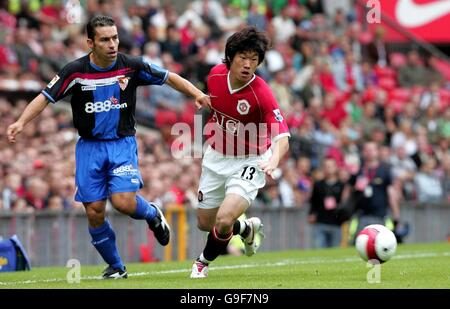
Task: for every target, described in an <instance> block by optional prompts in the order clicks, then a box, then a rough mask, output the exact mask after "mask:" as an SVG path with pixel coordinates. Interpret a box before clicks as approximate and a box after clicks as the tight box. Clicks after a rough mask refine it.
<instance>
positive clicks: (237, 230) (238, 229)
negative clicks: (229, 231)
mask: <svg viewBox="0 0 450 309" xmlns="http://www.w3.org/2000/svg"><path fill="white" fill-rule="evenodd" d="M241 224H244V225H245V228H244V231H243V232H242V233H241ZM248 234H250V227H249V226H248V225H247V224H246V223H245V221H239V220H236V222H234V225H233V235H241V236H242V237H244V238H245V237H247V236H248Z"/></svg>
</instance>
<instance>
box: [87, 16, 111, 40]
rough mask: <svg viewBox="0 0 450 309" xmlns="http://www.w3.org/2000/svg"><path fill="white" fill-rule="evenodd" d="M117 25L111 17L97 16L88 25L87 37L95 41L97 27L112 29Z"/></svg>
mask: <svg viewBox="0 0 450 309" xmlns="http://www.w3.org/2000/svg"><path fill="white" fill-rule="evenodd" d="M115 25H116V23H115V22H114V19H112V18H111V17H109V16H103V15H97V16H95V17H94V18H92V19H91V20H90V21H89V22H88V23H87V25H86V34H87V37H88V38H89V39H91V40H94V37H95V28H97V27H110V26H115Z"/></svg>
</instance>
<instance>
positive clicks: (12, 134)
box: [6, 93, 49, 143]
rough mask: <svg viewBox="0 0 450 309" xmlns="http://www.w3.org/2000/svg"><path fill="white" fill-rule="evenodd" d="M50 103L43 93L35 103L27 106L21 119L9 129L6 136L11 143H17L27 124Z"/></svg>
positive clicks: (32, 102)
mask: <svg viewBox="0 0 450 309" xmlns="http://www.w3.org/2000/svg"><path fill="white" fill-rule="evenodd" d="M48 103H49V101H48V100H47V98H46V97H45V96H44V95H43V94H42V93H40V94H39V95H38V96H37V97H35V98H34V99H33V101H31V102H30V104H28V105H27V107H26V108H25V110H24V111H23V113H22V115H21V116H20V117H19V119H18V120H17V121H16V122H14V123H13V124H11V125H10V126H9V127H8V130H7V131H6V134H7V136H8V140H9V142H11V143H15V142H16V135H17V134H19V133H20V132H22V130H23V128H24V127H25V126H26V125H27V123H28V122H30V121H31V120H33V119H34V118H35V117H36V116H38V115H39V114H40V113H41V112H42V111H43V110H44V108H45V107H46V106H47V104H48Z"/></svg>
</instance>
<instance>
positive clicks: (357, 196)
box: [344, 142, 400, 236]
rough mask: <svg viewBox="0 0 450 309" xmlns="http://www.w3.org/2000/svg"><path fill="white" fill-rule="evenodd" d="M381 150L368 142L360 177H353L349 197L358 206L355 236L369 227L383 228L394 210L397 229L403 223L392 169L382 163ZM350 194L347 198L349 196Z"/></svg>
mask: <svg viewBox="0 0 450 309" xmlns="http://www.w3.org/2000/svg"><path fill="white" fill-rule="evenodd" d="M379 155H380V154H379V146H378V145H377V144H376V143H374V142H366V143H364V146H363V152H362V157H363V163H362V165H361V167H360V169H359V171H358V173H357V174H355V175H352V177H351V178H350V181H349V186H348V187H347V188H346V191H347V190H348V191H349V192H345V193H344V194H346V196H351V198H352V199H353V203H354V205H355V210H356V215H357V218H358V226H357V229H356V232H355V234H354V235H353V236H355V235H358V233H359V231H361V230H362V229H363V228H364V227H365V226H367V225H369V224H383V225H384V223H385V220H386V217H387V216H388V213H389V212H388V210H389V209H390V210H391V213H390V215H391V217H392V219H393V221H394V224H395V225H396V224H397V223H398V222H399V220H400V207H399V204H398V202H399V200H398V192H396V190H395V188H394V187H393V186H392V174H391V168H390V166H389V165H387V164H386V163H383V162H381V161H380V156H379ZM347 194H348V195H347Z"/></svg>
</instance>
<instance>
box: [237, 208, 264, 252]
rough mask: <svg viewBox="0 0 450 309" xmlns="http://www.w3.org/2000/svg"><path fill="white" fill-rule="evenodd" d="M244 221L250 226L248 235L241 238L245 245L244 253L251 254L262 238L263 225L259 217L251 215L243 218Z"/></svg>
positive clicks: (259, 244)
mask: <svg viewBox="0 0 450 309" xmlns="http://www.w3.org/2000/svg"><path fill="white" fill-rule="evenodd" d="M244 222H245V223H246V224H247V226H249V227H250V233H249V234H248V236H247V237H245V238H242V240H243V241H244V245H245V255H246V256H252V255H253V254H255V253H256V251H257V250H258V249H259V247H260V246H261V242H262V239H263V238H264V233H263V226H264V225H263V224H262V223H261V219H259V218H257V217H251V218H249V219H246V220H244ZM258 235H259V236H258Z"/></svg>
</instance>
